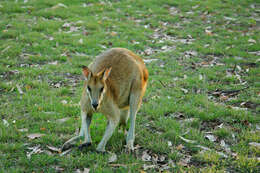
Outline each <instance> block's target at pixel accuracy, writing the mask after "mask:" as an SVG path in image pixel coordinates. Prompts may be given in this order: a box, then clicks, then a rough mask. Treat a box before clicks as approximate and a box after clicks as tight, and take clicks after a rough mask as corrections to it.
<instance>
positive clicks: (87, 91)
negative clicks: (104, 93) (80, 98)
mask: <svg viewBox="0 0 260 173" xmlns="http://www.w3.org/2000/svg"><path fill="white" fill-rule="evenodd" d="M86 90H87V93H88V97H89V99H90V101H91V103H92V102H93V101H92V98H91V95H90V93H89V91H88V89H86ZM91 103H90V104H91Z"/></svg>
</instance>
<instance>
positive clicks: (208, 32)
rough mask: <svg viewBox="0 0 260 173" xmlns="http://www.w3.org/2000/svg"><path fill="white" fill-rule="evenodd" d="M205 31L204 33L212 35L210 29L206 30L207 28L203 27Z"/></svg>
mask: <svg viewBox="0 0 260 173" xmlns="http://www.w3.org/2000/svg"><path fill="white" fill-rule="evenodd" d="M205 33H206V34H207V35H209V36H212V35H213V33H212V31H211V30H208V29H205Z"/></svg>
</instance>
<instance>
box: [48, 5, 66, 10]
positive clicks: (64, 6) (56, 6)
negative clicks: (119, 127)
mask: <svg viewBox="0 0 260 173" xmlns="http://www.w3.org/2000/svg"><path fill="white" fill-rule="evenodd" d="M60 7H63V8H68V6H66V5H64V4H62V3H58V4H57V5H55V6H53V7H51V8H52V9H53V10H55V9H57V8H60Z"/></svg>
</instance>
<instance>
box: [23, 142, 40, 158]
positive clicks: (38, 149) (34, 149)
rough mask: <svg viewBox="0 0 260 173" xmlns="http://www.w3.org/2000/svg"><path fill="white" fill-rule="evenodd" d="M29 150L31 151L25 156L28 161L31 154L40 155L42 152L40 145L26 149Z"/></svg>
mask: <svg viewBox="0 0 260 173" xmlns="http://www.w3.org/2000/svg"><path fill="white" fill-rule="evenodd" d="M28 149H29V150H32V151H31V152H27V154H26V156H27V158H28V159H31V155H32V154H37V153H42V152H43V150H41V148H40V145H37V146H35V147H28Z"/></svg>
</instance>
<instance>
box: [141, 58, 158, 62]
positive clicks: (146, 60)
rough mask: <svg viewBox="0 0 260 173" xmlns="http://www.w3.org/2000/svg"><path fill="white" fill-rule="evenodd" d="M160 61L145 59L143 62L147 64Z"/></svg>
mask: <svg viewBox="0 0 260 173" xmlns="http://www.w3.org/2000/svg"><path fill="white" fill-rule="evenodd" d="M157 60H158V59H143V61H144V62H145V63H150V62H153V61H157Z"/></svg>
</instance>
